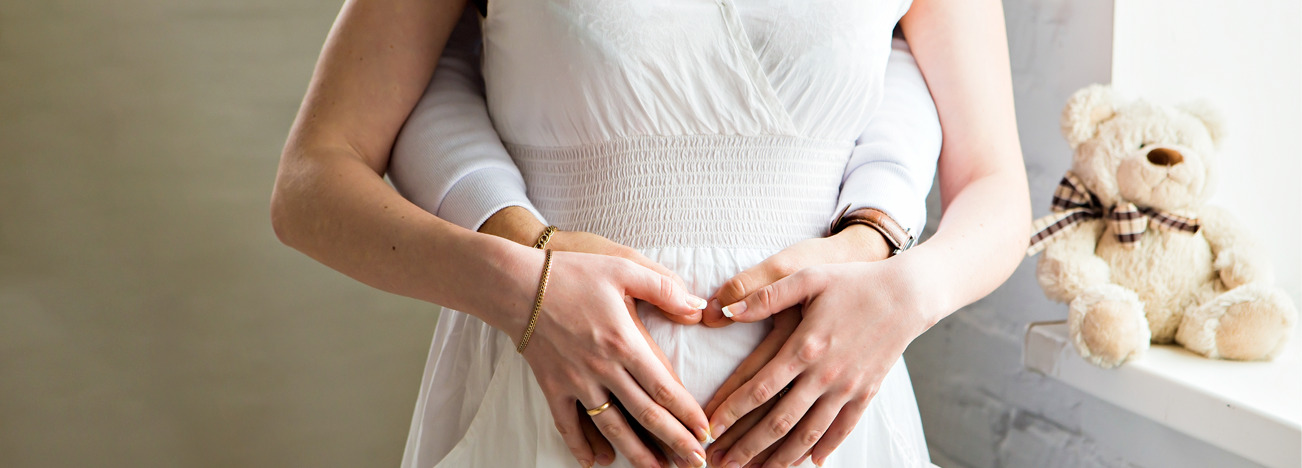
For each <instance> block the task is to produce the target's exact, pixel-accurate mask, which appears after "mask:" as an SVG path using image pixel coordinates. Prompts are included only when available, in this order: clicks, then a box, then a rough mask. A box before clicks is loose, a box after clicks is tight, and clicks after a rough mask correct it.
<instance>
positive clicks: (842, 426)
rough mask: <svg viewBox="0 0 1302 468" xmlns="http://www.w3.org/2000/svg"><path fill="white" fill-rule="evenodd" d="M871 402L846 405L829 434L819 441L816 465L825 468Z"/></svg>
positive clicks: (865, 400)
mask: <svg viewBox="0 0 1302 468" xmlns="http://www.w3.org/2000/svg"><path fill="white" fill-rule="evenodd" d="M870 401H871V400H870V399H869V398H863V399H852V400H850V402H849V403H846V405H845V407H843V408H841V412H840V413H839V414H837V416H836V420H835V421H832V425H831V426H830V427H828V428H827V433H826V434H823V438H822V439H820V440H819V441H818V444H816V445H814V450H813V456H814V464H815V465H818V466H823V465H824V464H825V463H827V457H828V456H829V455H831V454H832V451H834V450H836V448H837V447H840V446H841V442H845V438H846V437H849V436H850V431H853V430H854V427H855V425H857V424H859V419H860V418H862V417H863V413H864V411H867V410H868V403H869V402H870Z"/></svg>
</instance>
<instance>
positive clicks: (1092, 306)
mask: <svg viewBox="0 0 1302 468" xmlns="http://www.w3.org/2000/svg"><path fill="white" fill-rule="evenodd" d="M1061 123H1062V133H1063V135H1064V136H1065V137H1066V139H1067V142H1068V143H1069V145H1070V146H1071V149H1072V151H1073V156H1072V164H1071V169H1070V171H1069V172H1068V173H1067V175H1066V176H1065V177H1064V178H1063V180H1062V183H1061V184H1059V186H1058V188H1057V190H1056V191H1055V193H1054V200H1053V214H1052V215H1050V216H1047V217H1045V218H1042V219H1040V220H1037V221H1036V223H1035V225H1034V226H1033V229H1032V232H1033V233H1034V234H1033V236H1032V239H1031V247H1030V249H1029V250H1028V252H1027V253H1028V255H1035V254H1036V253H1038V252H1041V251H1043V256H1041V257H1040V259H1039V262H1038V263H1037V270H1036V276H1037V279H1038V281H1039V283H1040V286H1041V288H1042V289H1043V290H1044V292H1045V295H1046V296H1048V297H1049V298H1050V299H1052V300H1055V301H1058V302H1063V303H1066V304H1068V319H1067V323H1068V327H1069V330H1070V336H1071V340H1072V342H1073V343H1074V345H1075V347H1076V349H1077V351H1079V352H1080V354H1081V356H1083V357H1084V358H1085V359H1086V360H1087V361H1089V362H1092V363H1094V364H1095V365H1098V366H1100V367H1105V368H1109V367H1115V366H1118V365H1121V364H1123V363H1125V362H1127V361H1129V360H1132V359H1135V358H1136V357H1138V356H1140V355H1142V354H1143V352H1144V351H1145V350H1147V349H1148V347H1149V343H1150V342H1151V343H1159V344H1160V343H1171V342H1175V343H1178V344H1180V345H1182V346H1184V347H1185V348H1187V349H1189V350H1191V351H1193V352H1196V353H1198V354H1201V355H1203V356H1206V357H1208V358H1213V359H1217V358H1219V359H1234V360H1268V359H1271V358H1273V357H1275V356H1276V355H1277V354H1279V353H1280V352H1281V351H1282V350H1283V348H1284V345H1285V344H1286V343H1287V341H1288V339H1289V337H1290V335H1291V332H1292V330H1293V326H1294V325H1293V324H1294V321H1295V320H1296V319H1297V310H1296V309H1295V307H1294V305H1293V303H1292V301H1291V300H1290V299H1289V297H1288V296H1287V295H1286V294H1285V293H1284V292H1283V291H1282V290H1281V289H1279V288H1277V287H1275V286H1273V277H1272V276H1273V273H1272V272H1271V269H1270V264H1269V262H1268V261H1267V260H1266V258H1265V257H1264V256H1263V253H1262V252H1261V251H1260V250H1259V249H1258V247H1257V246H1256V245H1254V244H1253V243H1252V241H1251V240H1250V238H1249V236H1248V235H1247V233H1246V232H1245V229H1244V228H1243V226H1242V225H1241V224H1239V223H1238V222H1237V221H1235V220H1234V218H1233V217H1231V216H1230V215H1229V213H1227V212H1226V211H1224V210H1222V209H1218V208H1215V207H1212V206H1207V205H1206V204H1205V202H1206V200H1207V198H1208V196H1209V195H1210V194H1211V192H1212V186H1213V183H1214V182H1215V178H1216V162H1217V161H1216V160H1217V154H1216V150H1217V148H1218V146H1219V144H1220V142H1221V139H1222V138H1223V130H1222V124H1221V121H1220V119H1219V116H1218V115H1217V114H1216V112H1215V111H1214V110H1213V109H1211V108H1210V107H1209V106H1207V105H1206V104H1204V103H1201V102H1195V103H1189V104H1184V105H1180V106H1167V105H1159V104H1155V103H1152V102H1148V101H1145V100H1134V101H1127V102H1123V101H1122V100H1120V99H1119V98H1118V96H1117V94H1116V93H1115V92H1114V91H1113V90H1112V89H1111V88H1110V87H1108V86H1104V85H1092V86H1089V87H1087V88H1084V89H1081V90H1079V91H1077V92H1076V93H1075V94H1074V95H1072V97H1071V99H1070V100H1069V101H1068V103H1067V106H1066V108H1065V109H1064V110H1063V114H1062V121H1061Z"/></svg>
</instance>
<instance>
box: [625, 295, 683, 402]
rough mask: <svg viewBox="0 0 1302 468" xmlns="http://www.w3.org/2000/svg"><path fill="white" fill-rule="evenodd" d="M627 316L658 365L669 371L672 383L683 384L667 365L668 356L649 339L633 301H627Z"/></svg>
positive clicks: (668, 364)
mask: <svg viewBox="0 0 1302 468" xmlns="http://www.w3.org/2000/svg"><path fill="white" fill-rule="evenodd" d="M628 314H629V316H630V317H632V318H633V325H634V326H636V327H637V331H638V333H641V334H642V339H644V340H646V344H647V346H650V347H651V351H652V352H654V353H655V355H656V359H659V360H660V364H662V365H664V366H665V370H667V371H669V374H670V375H672V376H673V377H674V381H676V382H678V383H679V384H681V383H683V381H682V380H681V379H679V378H678V374H677V373H675V372H674V366H673V364H670V363H669V356H665V351H664V350H663V349H660V345H657V344H656V341H655V340H654V339H652V338H651V332H649V331H647V329H646V325H645V324H643V323H642V317H640V316H638V315H637V307H635V306H634V305H633V301H628Z"/></svg>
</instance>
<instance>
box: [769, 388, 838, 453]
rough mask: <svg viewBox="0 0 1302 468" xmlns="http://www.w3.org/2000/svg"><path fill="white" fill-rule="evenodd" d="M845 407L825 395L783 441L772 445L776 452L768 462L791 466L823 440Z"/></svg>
mask: <svg viewBox="0 0 1302 468" xmlns="http://www.w3.org/2000/svg"><path fill="white" fill-rule="evenodd" d="M844 406H845V401H843V400H836V399H833V398H830V397H828V396H827V395H826V394H825V395H824V396H823V397H822V398H819V399H818V402H816V403H814V406H813V408H810V410H809V412H808V413H805V415H804V416H803V417H802V418H801V419H800V423H799V424H796V427H795V429H792V431H791V433H790V434H787V437H786V440H785V441H779V443H778V444H774V447H777V450H776V451H774V452H773V454H772V455H770V456H769V458H768V462H769V463H772V464H774V465H779V466H791V465H794V464H795V463H796V461H797V460H799V459H800V458H801V457H803V456H804V455H805V454H806V453H809V451H810V450H813V448H814V445H815V444H817V443H818V442H819V441H820V440H822V439H823V434H826V433H827V429H828V427H830V426H831V425H832V421H834V420H835V419H836V417H837V414H839V413H840V412H841V408H843V407H844Z"/></svg>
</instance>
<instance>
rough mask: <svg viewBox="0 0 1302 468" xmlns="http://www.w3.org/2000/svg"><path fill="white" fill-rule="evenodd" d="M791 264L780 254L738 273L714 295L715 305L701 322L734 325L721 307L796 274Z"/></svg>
mask: <svg viewBox="0 0 1302 468" xmlns="http://www.w3.org/2000/svg"><path fill="white" fill-rule="evenodd" d="M790 263H791V262H788V261H786V259H785V258H784V256H783V253H782V252H779V253H777V254H775V255H773V256H771V257H769V258H766V259H764V261H762V262H759V263H758V264H756V265H755V266H752V267H750V268H747V269H746V270H745V271H742V272H741V273H737V275H736V276H733V277H732V278H730V279H728V281H727V282H725V283H723V286H721V287H719V290H718V291H717V292H715V293H714V302H715V304H712V305H711V306H710V307H708V308H706V309H705V314H704V315H703V316H702V317H701V321H702V322H704V323H705V325H706V326H708V327H721V326H724V325H727V324H729V323H732V321H731V320H729V318H728V317H727V316H726V315H725V314H724V313H723V311H722V309H721V307H720V306H726V305H728V304H733V303H736V302H737V301H740V300H742V299H745V298H746V296H749V295H751V293H752V292H755V291H757V290H759V289H761V288H763V287H765V286H768V285H770V284H773V282H775V281H778V280H780V279H782V278H785V277H787V275H790V274H792V273H794V269H793V268H791V267H789V266H786V265H788V264H790ZM729 310H731V309H729Z"/></svg>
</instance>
